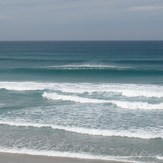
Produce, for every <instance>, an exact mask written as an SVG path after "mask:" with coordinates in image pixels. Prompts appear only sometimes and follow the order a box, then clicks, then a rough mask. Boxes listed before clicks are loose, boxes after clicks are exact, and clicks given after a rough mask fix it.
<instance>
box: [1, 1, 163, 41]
mask: <svg viewBox="0 0 163 163" xmlns="http://www.w3.org/2000/svg"><path fill="white" fill-rule="evenodd" d="M0 24H1V25H0V39H1V40H10V39H11V40H26V39H27V40H39V39H41V40H72V39H74V40H76V39H77V40H80V39H82V40H83V39H86V40H87V39H88V40H91V39H95V40H98V39H100V40H106V39H107V40H110V39H111V40H112V39H121V40H123V39H161V38H162V39H163V32H162V31H161V29H163V1H162V0H28V1H27V0H3V1H2V0H0ZM153 24H155V26H154V25H153Z"/></svg>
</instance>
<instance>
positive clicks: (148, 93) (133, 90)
mask: <svg viewBox="0 0 163 163" xmlns="http://www.w3.org/2000/svg"><path fill="white" fill-rule="evenodd" d="M0 89H7V90H15V91H30V90H55V91H61V92H66V93H79V94H81V93H94V92H98V93H105V92H106V93H117V94H119V95H121V96H126V97H147V98H149V97H156V98H163V86H161V85H149V84H141V85H140V84H119V83H116V84H115V83H102V84H100V83H99V84H95V83H77V84H74V83H48V82H45V83H41V82H0Z"/></svg>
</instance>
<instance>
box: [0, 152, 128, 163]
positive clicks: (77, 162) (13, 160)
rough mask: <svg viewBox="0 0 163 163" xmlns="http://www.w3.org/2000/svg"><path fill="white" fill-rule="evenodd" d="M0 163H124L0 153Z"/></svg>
mask: <svg viewBox="0 0 163 163" xmlns="http://www.w3.org/2000/svg"><path fill="white" fill-rule="evenodd" d="M0 163H125V162H120V161H102V160H88V159H73V158H61V157H46V156H32V155H24V154H9V153H0Z"/></svg>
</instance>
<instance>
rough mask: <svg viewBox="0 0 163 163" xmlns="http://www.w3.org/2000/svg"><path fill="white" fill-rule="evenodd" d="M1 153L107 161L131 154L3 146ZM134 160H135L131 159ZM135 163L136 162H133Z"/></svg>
mask: <svg viewBox="0 0 163 163" xmlns="http://www.w3.org/2000/svg"><path fill="white" fill-rule="evenodd" d="M0 152H1V153H12V154H27V155H33V156H47V157H62V158H76V159H90V160H106V161H107V160H108V161H125V162H131V161H128V160H127V159H131V158H132V156H101V155H91V154H87V153H73V152H64V151H62V152H60V151H50V150H47V151H46V150H40V151H39V150H34V149H25V148H22V149H19V148H5V147H0ZM132 162H135V161H132ZM135 163H136V162H135Z"/></svg>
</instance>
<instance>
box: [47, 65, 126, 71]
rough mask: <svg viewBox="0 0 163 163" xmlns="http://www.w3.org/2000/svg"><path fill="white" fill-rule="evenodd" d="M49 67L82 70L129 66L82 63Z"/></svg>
mask: <svg viewBox="0 0 163 163" xmlns="http://www.w3.org/2000/svg"><path fill="white" fill-rule="evenodd" d="M47 68H52V69H58V70H80V69H81V70H82V69H110V68H114V69H123V68H127V67H118V66H115V65H92V64H91V65H90V64H81V65H63V66H48V67H47Z"/></svg>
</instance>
